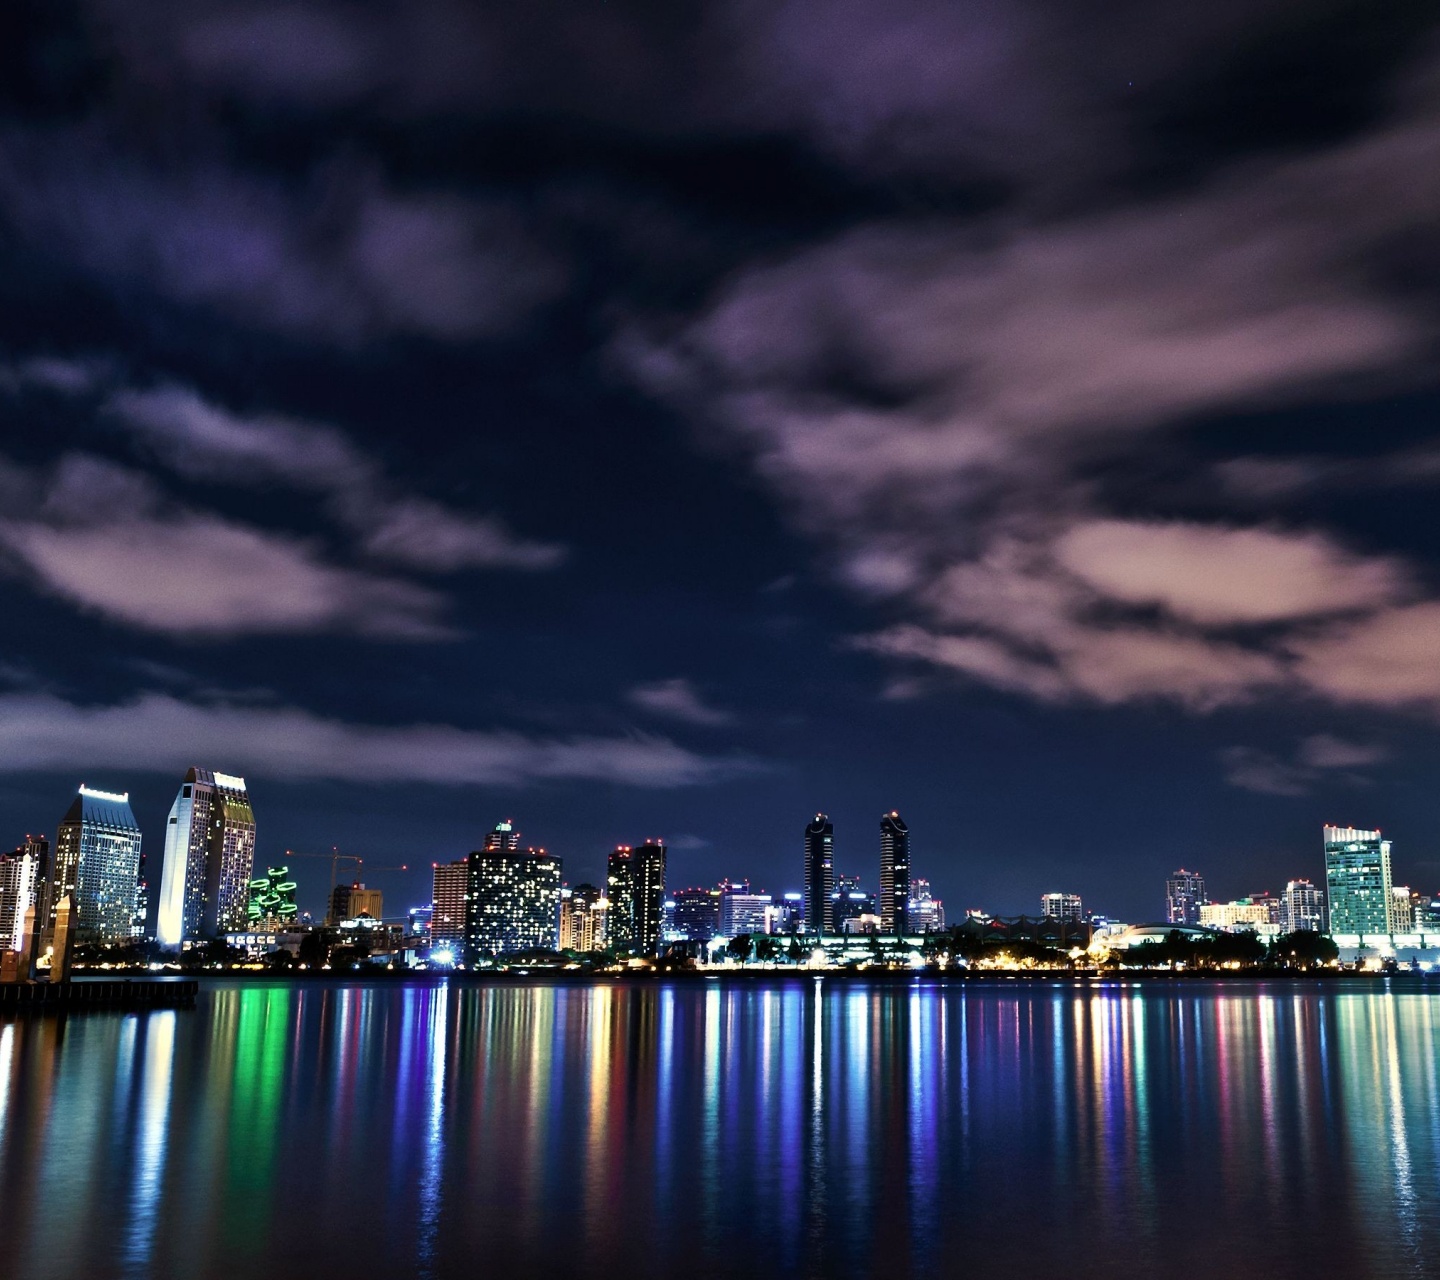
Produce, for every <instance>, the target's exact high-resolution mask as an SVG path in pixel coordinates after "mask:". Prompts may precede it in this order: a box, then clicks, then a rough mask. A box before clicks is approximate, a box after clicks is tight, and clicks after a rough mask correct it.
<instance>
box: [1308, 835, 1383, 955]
mask: <svg viewBox="0 0 1440 1280" xmlns="http://www.w3.org/2000/svg"><path fill="white" fill-rule="evenodd" d="M1324 841H1325V892H1326V897H1327V898H1328V899H1329V908H1330V932H1331V933H1332V934H1351V935H1355V934H1358V935H1360V936H1362V937H1364V936H1367V935H1368V936H1374V935H1376V934H1389V933H1390V932H1391V930H1390V889H1391V883H1390V845H1391V842H1390V841H1389V840H1386V839H1384V838H1383V837H1382V836H1381V834H1380V832H1379V831H1365V830H1361V829H1359V828H1356V827H1331V826H1326V827H1325V829H1324Z"/></svg>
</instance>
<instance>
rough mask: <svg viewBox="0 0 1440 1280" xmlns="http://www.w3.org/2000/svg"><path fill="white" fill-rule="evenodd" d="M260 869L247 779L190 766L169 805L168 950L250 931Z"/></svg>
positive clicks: (163, 916) (165, 871)
mask: <svg viewBox="0 0 1440 1280" xmlns="http://www.w3.org/2000/svg"><path fill="white" fill-rule="evenodd" d="M254 867H255V814H254V812H253V810H252V809H251V807H250V794H249V792H248V791H246V789H245V779H244V778H237V777H236V776H234V775H233V774H229V773H212V772H211V771H210V770H209V769H191V770H189V771H188V772H187V773H186V774H185V780H184V781H183V782H182V783H181V784H180V790H179V791H178V792H177V793H176V796H175V803H174V804H172V805H171V806H170V817H169V820H168V822H167V823H166V826H165V860H164V865H163V866H162V867H161V871H160V906H159V911H158V912H157V915H156V937H157V939H158V940H159V941H160V942H162V943H163V944H164V945H165V946H167V947H178V946H180V945H181V944H183V943H186V942H193V941H195V940H197V939H199V938H217V937H220V936H222V935H224V934H226V933H234V932H236V931H237V930H241V929H244V928H245V926H246V923H247V920H248V918H249V917H248V908H249V898H250V877H251V876H252V875H253V874H254Z"/></svg>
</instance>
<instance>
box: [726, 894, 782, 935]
mask: <svg viewBox="0 0 1440 1280" xmlns="http://www.w3.org/2000/svg"><path fill="white" fill-rule="evenodd" d="M773 903H774V899H773V898H772V897H771V896H770V895H769V894H768V893H754V892H752V891H751V889H750V882H749V881H748V880H742V881H741V882H740V883H739V884H734V883H732V882H731V881H729V880H726V881H724V882H722V883H721V885H720V933H719V935H718V936H719V937H722V938H737V937H739V936H740V935H741V934H742V933H769V932H770V920H771V907H772V905H773Z"/></svg>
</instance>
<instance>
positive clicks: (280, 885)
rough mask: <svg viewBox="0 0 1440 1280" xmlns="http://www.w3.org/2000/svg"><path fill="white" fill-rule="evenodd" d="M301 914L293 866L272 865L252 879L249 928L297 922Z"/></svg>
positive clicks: (273, 926) (247, 911)
mask: <svg viewBox="0 0 1440 1280" xmlns="http://www.w3.org/2000/svg"><path fill="white" fill-rule="evenodd" d="M299 915H300V908H299V907H298V906H297V905H296V904H295V881H293V880H292V879H290V868H289V867H269V868H267V869H266V872H265V874H264V875H263V876H257V877H256V878H255V879H254V880H252V881H250V903H249V905H248V907H247V908H246V911H245V918H246V922H247V927H248V928H249V929H252V930H253V929H273V928H276V927H278V926H280V925H286V924H294V923H295V921H296V919H298V918H299Z"/></svg>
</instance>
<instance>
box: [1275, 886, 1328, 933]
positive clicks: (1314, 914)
mask: <svg viewBox="0 0 1440 1280" xmlns="http://www.w3.org/2000/svg"><path fill="white" fill-rule="evenodd" d="M1280 928H1281V929H1283V930H1284V931H1285V932H1286V933H1294V932H1295V931H1296V930H1297V929H1308V930H1310V932H1312V933H1324V932H1325V895H1324V893H1322V892H1321V890H1320V887H1319V886H1318V885H1314V884H1311V883H1310V881H1308V880H1291V881H1290V883H1289V884H1287V885H1286V886H1285V893H1284V896H1283V897H1282V898H1281V899H1280Z"/></svg>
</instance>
